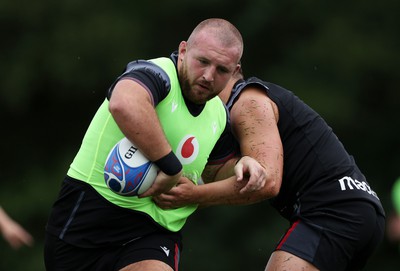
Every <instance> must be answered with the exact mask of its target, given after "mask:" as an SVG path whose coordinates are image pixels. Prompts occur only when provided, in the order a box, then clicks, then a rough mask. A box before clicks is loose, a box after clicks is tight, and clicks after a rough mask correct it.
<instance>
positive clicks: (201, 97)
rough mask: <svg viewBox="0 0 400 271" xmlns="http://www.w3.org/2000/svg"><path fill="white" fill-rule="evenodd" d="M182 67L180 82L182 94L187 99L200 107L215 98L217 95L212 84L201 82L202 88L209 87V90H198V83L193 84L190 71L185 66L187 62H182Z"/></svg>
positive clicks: (179, 72) (179, 73)
mask: <svg viewBox="0 0 400 271" xmlns="http://www.w3.org/2000/svg"><path fill="white" fill-rule="evenodd" d="M181 64H182V65H181V66H180V69H179V71H178V76H179V82H180V85H181V90H182V94H183V96H184V97H185V99H187V100H189V101H190V102H192V103H194V104H198V105H203V104H205V103H206V102H207V101H208V100H210V99H212V98H214V97H215V96H216V95H217V94H215V91H214V89H213V88H212V86H211V85H210V83H208V82H206V81H202V82H200V84H201V85H202V86H208V87H209V90H208V91H206V90H196V89H197V87H196V83H193V82H192V81H191V80H190V78H189V75H188V69H187V66H186V65H185V62H184V61H182V63H181Z"/></svg>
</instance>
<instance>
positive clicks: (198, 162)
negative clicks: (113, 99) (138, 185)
mask: <svg viewBox="0 0 400 271" xmlns="http://www.w3.org/2000/svg"><path fill="white" fill-rule="evenodd" d="M150 61H151V62H153V63H155V64H157V65H158V66H160V67H161V68H162V69H163V70H164V71H165V72H166V73H167V75H168V76H169V79H170V83H171V90H170V92H169V94H168V95H167V97H166V98H165V99H164V100H162V101H161V102H160V103H159V104H158V105H157V106H156V112H157V115H158V117H159V119H160V122H161V125H162V127H163V130H164V133H165V135H166V137H167V139H168V141H169V143H170V145H171V147H172V149H173V151H174V153H175V154H176V156H177V157H178V158H179V160H180V161H181V163H182V165H183V174H184V176H186V177H188V178H189V179H191V180H193V182H194V183H195V184H197V182H198V181H199V179H200V176H201V173H202V171H203V170H204V167H205V165H206V163H207V160H208V157H209V155H210V153H211V150H212V149H213V147H214V145H215V143H216V142H217V140H218V139H219V137H220V136H221V134H222V132H223V130H224V128H225V125H226V122H227V120H226V117H227V116H226V111H225V108H224V105H223V103H222V102H221V100H220V99H219V98H218V97H215V98H213V99H211V100H210V101H208V102H207V104H206V106H205V107H204V109H203V111H202V112H201V114H200V115H199V116H197V117H194V116H192V115H191V114H190V112H189V111H188V109H187V107H186V104H185V101H184V99H183V96H182V91H181V88H180V85H179V81H178V77H177V73H176V67H175V65H174V63H173V62H172V60H171V59H169V58H157V59H153V60H150ZM123 137H124V135H123V133H122V132H121V131H120V130H119V128H118V126H117V124H116V123H115V121H114V119H113V117H112V115H111V114H110V112H109V110H108V100H105V101H104V102H103V103H102V105H101V106H100V107H99V109H98V111H97V112H96V114H95V116H94V118H93V119H92V122H91V124H90V126H89V128H88V130H87V131H86V134H85V136H84V138H83V141H82V145H81V147H80V149H79V151H78V153H77V155H76V156H75V159H74V161H73V162H72V164H71V166H70V168H69V170H68V175H69V176H70V177H72V178H75V179H78V180H81V181H83V182H86V183H88V184H90V185H91V186H92V187H93V188H94V189H95V190H96V191H97V192H98V193H99V194H100V195H101V196H103V197H104V198H105V199H107V200H108V201H109V202H111V203H113V204H115V205H118V206H120V207H123V208H128V209H132V210H136V211H140V212H144V213H147V214H148V215H150V216H151V217H152V218H153V219H154V220H155V221H156V222H157V223H159V224H160V225H161V226H163V227H165V228H166V229H168V230H170V231H178V230H180V229H181V228H182V227H183V225H184V224H185V222H186V219H187V217H188V216H190V215H191V214H192V213H193V212H194V211H195V210H196V208H197V206H195V205H189V206H184V207H181V208H177V209H172V210H163V209H161V208H159V207H158V206H157V205H156V204H155V203H154V202H153V201H152V200H151V198H141V199H139V198H138V197H126V196H121V195H118V194H116V193H114V192H112V191H111V190H110V189H109V188H108V187H107V185H106V183H105V181H104V175H103V172H104V164H105V161H106V158H107V155H108V153H109V152H110V150H111V149H112V147H113V146H114V145H115V144H116V143H117V142H118V141H120V140H121V139H122V138H123ZM154 147H155V148H157V146H154Z"/></svg>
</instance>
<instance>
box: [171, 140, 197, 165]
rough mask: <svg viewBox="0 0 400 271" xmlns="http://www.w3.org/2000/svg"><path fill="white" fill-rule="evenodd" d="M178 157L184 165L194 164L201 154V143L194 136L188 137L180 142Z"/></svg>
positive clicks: (177, 151)
mask: <svg viewBox="0 0 400 271" xmlns="http://www.w3.org/2000/svg"><path fill="white" fill-rule="evenodd" d="M175 153H176V156H177V157H178V159H179V161H180V162H181V163H182V164H183V165H187V164H190V163H192V162H193V161H194V160H195V159H196V158H197V155H198V154H199V142H198V141H197V138H196V137H195V136H194V135H187V136H185V137H183V138H182V140H181V142H179V145H178V148H177V149H176V152H175Z"/></svg>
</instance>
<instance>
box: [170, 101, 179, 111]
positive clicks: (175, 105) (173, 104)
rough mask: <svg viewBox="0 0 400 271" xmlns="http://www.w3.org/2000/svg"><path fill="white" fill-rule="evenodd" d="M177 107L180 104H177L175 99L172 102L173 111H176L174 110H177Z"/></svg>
mask: <svg viewBox="0 0 400 271" xmlns="http://www.w3.org/2000/svg"><path fill="white" fill-rule="evenodd" d="M177 107H178V104H177V103H176V102H175V101H173V102H172V108H171V112H174V111H175V110H176V108H177Z"/></svg>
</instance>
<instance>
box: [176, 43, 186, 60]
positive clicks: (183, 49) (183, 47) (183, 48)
mask: <svg viewBox="0 0 400 271" xmlns="http://www.w3.org/2000/svg"><path fill="white" fill-rule="evenodd" d="M186 48H187V42H186V41H181V43H180V44H179V49H178V53H179V59H180V60H182V59H183V57H184V56H185V53H186Z"/></svg>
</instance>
